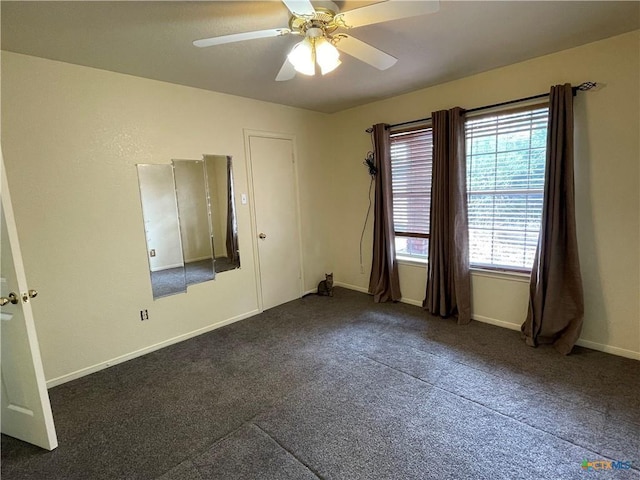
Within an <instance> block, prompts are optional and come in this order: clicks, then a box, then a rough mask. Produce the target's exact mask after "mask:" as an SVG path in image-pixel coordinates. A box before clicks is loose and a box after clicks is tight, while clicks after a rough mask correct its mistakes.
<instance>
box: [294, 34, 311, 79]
mask: <svg viewBox="0 0 640 480" xmlns="http://www.w3.org/2000/svg"><path fill="white" fill-rule="evenodd" d="M314 57H315V52H314V46H313V41H312V40H311V39H310V38H309V37H306V38H305V39H304V40H302V41H301V42H300V43H297V44H296V45H294V47H293V48H292V49H291V52H290V53H289V55H287V58H288V59H289V62H291V65H293V68H295V69H296V72H299V73H302V74H303V75H310V76H311V75H315V73H316V66H315V58H314Z"/></svg>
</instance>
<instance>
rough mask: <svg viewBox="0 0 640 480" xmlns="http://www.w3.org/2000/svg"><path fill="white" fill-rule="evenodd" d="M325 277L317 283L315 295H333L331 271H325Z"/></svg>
mask: <svg viewBox="0 0 640 480" xmlns="http://www.w3.org/2000/svg"><path fill="white" fill-rule="evenodd" d="M324 277H325V279H324V280H322V281H321V282H320V283H319V284H318V291H317V293H316V294H317V295H322V296H325V297H333V272H331V273H326V274H325V276H324Z"/></svg>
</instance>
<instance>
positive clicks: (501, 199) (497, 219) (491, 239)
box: [465, 105, 548, 271]
mask: <svg viewBox="0 0 640 480" xmlns="http://www.w3.org/2000/svg"><path fill="white" fill-rule="evenodd" d="M547 115H548V107H547V106H546V105H545V106H540V105H538V106H534V107H527V108H523V109H518V110H510V111H503V112H499V113H492V114H488V115H482V116H480V117H475V118H469V119H467V121H466V124H465V130H466V150H467V194H468V202H469V203H468V204H469V260H470V263H471V264H472V265H473V266H479V267H488V268H497V269H507V270H521V271H529V270H531V266H532V265H533V258H534V255H535V251H536V245H537V242H538V232H539V231H540V219H541V216H542V200H543V189H544V170H545V150H546V139H547Z"/></svg>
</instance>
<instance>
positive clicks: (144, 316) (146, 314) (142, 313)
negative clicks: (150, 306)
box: [140, 310, 149, 321]
mask: <svg viewBox="0 0 640 480" xmlns="http://www.w3.org/2000/svg"><path fill="white" fill-rule="evenodd" d="M140 320H142V321H144V320H149V312H147V310H140Z"/></svg>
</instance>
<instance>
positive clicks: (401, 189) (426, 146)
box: [391, 127, 433, 261]
mask: <svg viewBox="0 0 640 480" xmlns="http://www.w3.org/2000/svg"><path fill="white" fill-rule="evenodd" d="M432 150H433V136H432V131H431V128H430V127H422V128H420V129H414V130H410V131H401V132H394V133H392V134H391V179H392V192H393V223H394V229H395V234H396V256H397V257H398V258H405V259H414V260H419V261H426V260H427V256H428V254H429V212H430V205H431V164H432V156H433V154H432Z"/></svg>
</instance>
